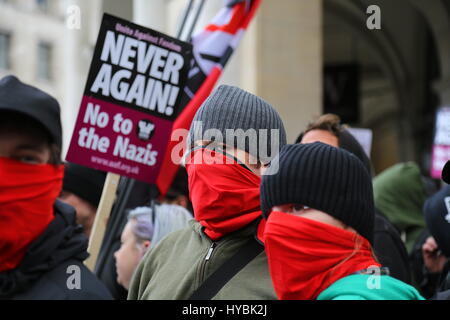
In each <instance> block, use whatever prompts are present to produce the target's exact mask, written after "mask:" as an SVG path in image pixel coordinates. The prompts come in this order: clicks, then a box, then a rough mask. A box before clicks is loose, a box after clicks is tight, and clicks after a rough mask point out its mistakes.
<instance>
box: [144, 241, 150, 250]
mask: <svg viewBox="0 0 450 320" xmlns="http://www.w3.org/2000/svg"><path fill="white" fill-rule="evenodd" d="M150 244H151V242H150V240H145V241H144V242H143V243H142V248H144V251H147V250H148V248H149V247H150Z"/></svg>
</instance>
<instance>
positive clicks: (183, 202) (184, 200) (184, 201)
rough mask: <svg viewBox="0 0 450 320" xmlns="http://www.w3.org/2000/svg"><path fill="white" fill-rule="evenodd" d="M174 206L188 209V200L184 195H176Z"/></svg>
mask: <svg viewBox="0 0 450 320" xmlns="http://www.w3.org/2000/svg"><path fill="white" fill-rule="evenodd" d="M174 203H175V204H177V205H179V206H181V207H183V208H186V209H187V207H188V198H187V197H186V196H185V195H181V194H180V195H178V196H177V197H176V199H175V201H174Z"/></svg>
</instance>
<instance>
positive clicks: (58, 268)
mask: <svg viewBox="0 0 450 320" xmlns="http://www.w3.org/2000/svg"><path fill="white" fill-rule="evenodd" d="M54 208H55V218H54V219H53V221H52V222H51V223H50V224H49V226H48V227H47V229H46V230H45V231H44V233H43V234H41V235H40V236H39V237H38V238H37V239H36V240H34V241H33V242H32V244H31V245H30V246H29V248H28V250H27V253H26V255H25V257H24V259H23V260H22V262H21V264H20V265H19V266H18V267H17V268H15V269H13V270H9V271H5V272H1V273H0V299H13V300H88V299H95V300H105V299H111V295H110V293H109V292H108V290H107V289H106V288H105V286H104V285H103V284H102V283H101V282H100V281H99V280H98V279H97V278H96V277H95V276H94V274H93V273H92V272H91V271H90V270H89V269H87V268H86V267H85V266H84V264H83V261H84V260H85V259H86V258H87V257H88V253H87V251H86V249H87V242H88V241H87V238H86V236H85V235H84V234H83V231H82V227H81V226H80V225H77V224H76V223H75V218H76V214H75V210H74V209H73V208H72V207H71V206H69V205H66V204H64V203H62V202H60V201H58V200H57V201H56V202H55V206H54Z"/></svg>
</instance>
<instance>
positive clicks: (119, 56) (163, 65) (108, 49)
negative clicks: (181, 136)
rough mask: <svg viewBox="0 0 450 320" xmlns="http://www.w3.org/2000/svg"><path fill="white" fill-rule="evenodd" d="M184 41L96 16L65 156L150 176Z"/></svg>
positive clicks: (170, 112) (174, 102)
mask: <svg viewBox="0 0 450 320" xmlns="http://www.w3.org/2000/svg"><path fill="white" fill-rule="evenodd" d="M191 52H192V46H191V45H190V44H188V43H185V42H182V41H179V40H177V39H174V38H171V37H169V36H167V35H164V34H162V33H159V32H156V31H154V30H151V29H148V28H144V27H141V26H138V25H136V24H133V23H131V22H129V21H126V20H122V19H119V18H116V17H113V16H110V15H108V14H105V15H104V16H103V20H102V25H101V27H100V32H99V37H98V39H97V44H96V47H95V51H94V57H93V60H92V63H91V67H90V70H89V75H88V80H87V83H86V88H85V91H84V95H83V98H82V101H81V105H80V110H79V113H78V117H77V122H76V124H75V128H74V132H73V135H72V139H71V142H70V146H69V151H68V153H67V157H66V158H67V160H68V161H70V162H75V163H78V164H81V165H84V166H87V167H91V168H95V169H99V170H103V171H108V172H113V173H117V174H119V175H123V176H128V177H130V178H134V179H138V180H141V181H145V182H148V183H153V182H155V180H156V178H157V176H158V173H159V168H160V166H161V161H162V160H163V158H164V154H165V150H166V147H167V144H168V141H169V138H170V134H171V130H172V124H173V120H174V119H175V118H176V116H177V115H178V114H179V112H180V111H181V110H179V108H178V105H179V100H180V97H181V91H182V90H183V88H184V84H185V80H186V78H187V71H188V66H189V61H190V58H191Z"/></svg>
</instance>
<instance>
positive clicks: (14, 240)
mask: <svg viewBox="0 0 450 320" xmlns="http://www.w3.org/2000/svg"><path fill="white" fill-rule="evenodd" d="M63 174H64V167H63V166H62V165H61V166H53V165H49V164H43V165H40V164H38V165H35V164H26V163H22V162H19V161H16V160H12V159H8V158H0V272H2V271H6V270H11V269H14V268H15V267H17V266H18V265H19V264H20V262H21V261H22V259H23V257H24V255H25V253H26V250H27V247H28V245H29V244H30V243H31V242H32V241H33V240H35V239H36V238H37V237H38V236H39V235H40V234H41V233H42V232H43V231H44V230H45V228H46V227H47V226H48V225H49V223H50V222H51V221H52V220H53V217H54V215H53V204H54V202H55V200H56V198H57V197H58V195H59V193H60V192H61V187H62V178H63Z"/></svg>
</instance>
